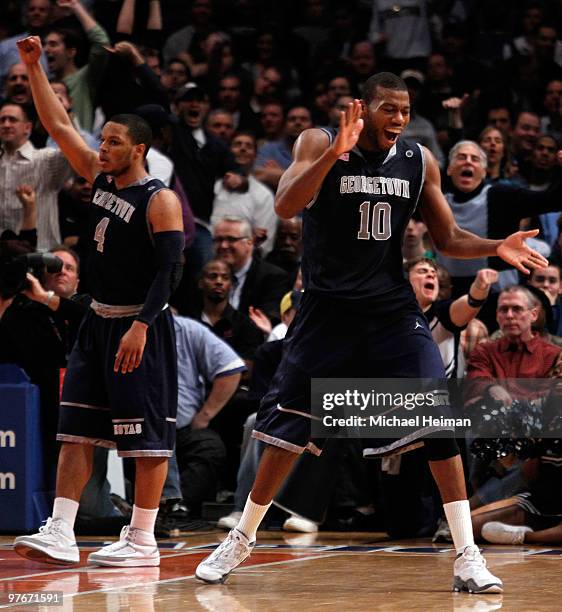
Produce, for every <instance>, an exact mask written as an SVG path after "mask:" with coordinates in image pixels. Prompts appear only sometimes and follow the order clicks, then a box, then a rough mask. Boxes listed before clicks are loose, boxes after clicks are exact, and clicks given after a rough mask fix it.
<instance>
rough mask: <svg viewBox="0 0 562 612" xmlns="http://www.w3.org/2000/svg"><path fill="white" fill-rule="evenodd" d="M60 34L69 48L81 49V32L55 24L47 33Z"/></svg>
mask: <svg viewBox="0 0 562 612" xmlns="http://www.w3.org/2000/svg"><path fill="white" fill-rule="evenodd" d="M51 33H53V34H58V35H59V36H60V37H61V38H62V42H63V43H64V46H65V47H66V48H67V49H79V48H80V43H81V38H80V34H79V32H78V31H77V30H75V29H74V28H61V27H59V26H53V27H51V28H49V29H48V30H47V34H51Z"/></svg>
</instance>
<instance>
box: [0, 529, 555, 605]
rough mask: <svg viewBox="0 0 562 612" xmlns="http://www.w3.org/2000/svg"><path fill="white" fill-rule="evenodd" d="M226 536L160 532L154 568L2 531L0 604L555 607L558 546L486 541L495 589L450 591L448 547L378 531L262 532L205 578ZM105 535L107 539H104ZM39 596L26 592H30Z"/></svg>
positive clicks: (96, 542) (92, 545)
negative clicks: (53, 552)
mask: <svg viewBox="0 0 562 612" xmlns="http://www.w3.org/2000/svg"><path fill="white" fill-rule="evenodd" d="M224 537H225V533H224V532H219V531H212V532H206V533H201V532H197V533H190V534H186V535H185V536H183V537H180V538H174V539H170V540H160V541H159V546H160V551H161V556H162V560H161V565H160V567H157V568H128V569H122V568H100V567H94V566H88V565H87V563H86V558H87V555H88V554H89V553H90V552H92V551H93V550H95V549H97V548H98V547H99V546H100V542H104V540H103V539H101V538H97V539H96V538H91V539H88V538H79V539H78V543H79V546H80V551H81V554H80V559H81V562H80V565H78V566H74V567H71V568H68V567H60V566H54V565H45V564H38V563H35V562H31V561H27V560H25V559H22V558H21V557H19V556H18V555H16V553H15V552H14V551H13V550H12V544H11V542H12V539H13V538H11V537H8V536H0V608H1V609H16V608H17V609H21V610H24V611H29V610H36V611H41V612H57V611H58V610H61V611H64V612H82V611H90V610H92V611H95V612H105V611H108V612H121V611H125V610H130V611H132V612H160V611H161V612H176V611H180V610H181V611H182V612H184V611H199V610H201V611H208V612H247V611H260V612H261V611H262V610H263V611H267V612H269V611H274V612H285V611H287V612H297V611H300V610H334V611H338V612H340V611H348V610H350V611H354V612H355V611H362V610H365V611H367V610H369V611H370V610H383V611H388V610H391V611H400V612H401V611H408V610H420V611H421V610H423V611H431V612H440V611H442V610H443V611H445V610H446V611H457V612H460V611H469V610H473V611H479V612H484V611H489V610H500V609H501V610H507V611H517V612H521V611H524V612H531V611H543V610H545V611H547V610H548V611H560V610H562V596H561V595H560V592H561V577H562V547H558V548H554V547H552V548H551V547H546V546H545V547H538V546H536V547H530V546H529V547H528V546H520V547H515V546H484V547H483V549H484V552H485V554H486V557H487V559H488V565H489V567H490V568H491V569H492V571H493V572H495V573H497V575H498V576H500V577H501V578H502V579H503V581H504V585H505V592H504V594H503V595H469V594H466V593H453V592H451V582H452V564H453V560H454V551H453V550H452V549H451V548H450V547H449V546H447V545H443V544H439V545H432V544H431V543H430V542H429V540H410V541H404V540H400V541H394V542H392V541H390V540H388V539H387V538H385V536H384V534H376V533H356V534H331V533H327V532H326V533H323V532H321V533H320V534H318V535H317V536H316V534H287V533H277V532H260V534H258V546H257V547H256V549H255V550H254V552H253V554H252V556H251V558H250V559H249V560H248V561H246V563H244V565H243V566H242V567H241V568H240V569H239V570H238V571H237V572H236V573H234V574H232V575H231V576H230V578H229V579H228V581H227V582H226V584H224V585H205V584H204V583H202V582H199V581H198V580H196V579H195V578H194V571H195V567H196V566H197V564H198V563H199V561H200V560H201V559H202V558H203V557H205V556H206V555H208V554H209V551H210V550H212V548H213V547H215V546H216V545H217V543H218V542H219V541H220V540H221V539H222V538H224ZM105 541H108V540H105ZM48 592H59V593H62V594H63V600H62V604H61V605H59V606H45V605H40V604H37V603H34V604H27V605H21V604H20V605H14V604H13V603H10V600H11V601H12V602H13V600H14V599H15V597H14V594H24V593H25V594H28V593H34V594H38V595H39V594H41V593H48ZM38 595H34V596H33V597H36V598H37V596H38Z"/></svg>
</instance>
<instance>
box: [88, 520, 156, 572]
mask: <svg viewBox="0 0 562 612" xmlns="http://www.w3.org/2000/svg"><path fill="white" fill-rule="evenodd" d="M88 563H94V564H95V565H107V566H111V567H149V566H155V565H160V553H159V552H158V546H157V544H156V540H155V538H154V534H152V533H148V531H143V530H142V529H133V528H132V527H131V526H130V525H125V527H123V529H121V535H120V537H119V541H118V542H114V543H113V544H109V545H108V546H104V547H103V548H101V549H100V550H98V551H97V552H94V553H92V554H90V555H89V556H88Z"/></svg>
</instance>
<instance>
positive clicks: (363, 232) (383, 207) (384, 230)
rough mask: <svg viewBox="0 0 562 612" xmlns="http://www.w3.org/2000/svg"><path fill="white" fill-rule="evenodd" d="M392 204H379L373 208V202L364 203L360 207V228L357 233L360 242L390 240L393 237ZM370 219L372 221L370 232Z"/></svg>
mask: <svg viewBox="0 0 562 612" xmlns="http://www.w3.org/2000/svg"><path fill="white" fill-rule="evenodd" d="M390 212H391V208H390V204H389V203H388V202H377V203H376V204H374V205H373V206H372V210H371V202H368V201H367V202H363V203H362V204H361V206H360V207H359V213H360V214H361V220H360V227H359V231H358V232H357V238H359V240H370V239H371V238H374V239H375V240H388V239H389V238H390V236H391V233H392V232H391V227H390ZM369 218H370V220H371V223H370V227H371V229H370V230H369Z"/></svg>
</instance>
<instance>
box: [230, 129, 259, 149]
mask: <svg viewBox="0 0 562 612" xmlns="http://www.w3.org/2000/svg"><path fill="white" fill-rule="evenodd" d="M238 136H247V137H248V138H251V139H252V140H253V142H254V149H255V150H256V151H257V149H258V141H257V138H256V135H255V134H254V132H252V131H250V130H238V131H237V132H234V134H233V135H232V140H231V141H230V142H233V141H234V139H235V138H238Z"/></svg>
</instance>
